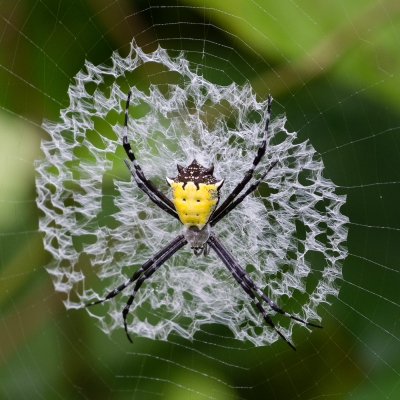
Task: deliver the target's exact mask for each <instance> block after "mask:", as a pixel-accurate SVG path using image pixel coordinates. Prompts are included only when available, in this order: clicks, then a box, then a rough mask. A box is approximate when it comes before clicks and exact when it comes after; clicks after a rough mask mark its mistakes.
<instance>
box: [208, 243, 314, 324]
mask: <svg viewBox="0 0 400 400" xmlns="http://www.w3.org/2000/svg"><path fill="white" fill-rule="evenodd" d="M213 236H214V240H215V241H216V242H217V245H218V246H219V247H220V248H221V249H222V251H224V252H225V253H226V257H227V258H228V260H229V261H230V263H231V265H232V266H233V268H235V271H236V273H237V274H238V275H239V276H240V278H241V279H242V280H243V281H245V282H246V284H247V286H248V287H250V288H251V289H252V290H254V291H255V292H256V293H257V294H258V295H259V296H260V297H261V298H262V299H263V300H264V301H265V302H266V303H267V304H268V305H269V306H270V307H271V308H272V309H273V310H274V311H276V312H278V313H279V314H282V315H284V316H286V317H288V318H291V319H293V320H295V321H297V322H301V323H302V324H304V325H308V326H312V327H314V328H322V326H321V325H316V324H313V323H311V322H306V321H304V320H302V319H301V318H298V317H296V316H294V315H292V314H289V313H287V312H286V311H284V310H282V309H281V308H280V307H279V306H278V305H277V304H276V303H274V302H273V301H272V300H271V299H270V298H269V297H267V296H266V295H265V294H264V293H263V291H262V290H261V289H260V288H259V287H258V286H257V285H256V284H255V283H254V282H253V280H252V279H251V278H250V277H249V275H248V274H247V273H246V271H245V270H244V269H243V268H242V266H241V265H240V264H239V263H238V262H237V261H236V260H235V259H234V258H233V256H232V254H230V253H229V251H228V250H227V249H226V247H225V246H224V245H223V244H222V243H221V241H220V240H219V239H218V238H217V237H216V236H215V235H213Z"/></svg>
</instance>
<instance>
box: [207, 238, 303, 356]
mask: <svg viewBox="0 0 400 400" xmlns="http://www.w3.org/2000/svg"><path fill="white" fill-rule="evenodd" d="M216 239H217V238H216V236H215V235H212V236H211V237H210V239H208V243H209V245H210V247H211V248H212V249H213V250H214V251H215V252H216V253H217V255H218V257H219V258H220V259H221V261H222V262H223V263H224V264H225V266H226V267H227V268H228V270H229V271H230V273H231V274H232V276H233V277H234V278H235V280H236V282H238V283H239V285H240V286H241V287H242V289H243V290H244V291H245V292H246V293H247V294H248V295H249V297H250V298H251V299H252V301H253V303H254V304H255V306H256V307H257V309H258V311H259V312H260V314H261V315H262V316H263V318H264V321H265V322H266V323H267V324H268V325H269V326H270V327H271V328H272V329H273V330H274V331H275V332H276V333H277V334H278V335H279V336H280V337H281V338H282V339H283V340H284V341H285V342H286V343H287V344H288V345H289V346H290V347H291V348H292V349H293V350H296V348H295V347H294V346H293V344H292V343H291V342H289V340H287V339H286V338H285V336H283V334H282V333H281V332H280V331H279V329H278V328H277V327H276V326H275V324H274V323H273V321H272V319H271V317H270V316H269V315H268V314H267V312H266V311H265V310H264V308H263V306H262V305H261V304H260V302H259V301H258V299H257V297H256V296H255V295H254V293H253V292H252V289H251V288H250V287H249V286H248V285H247V283H246V282H245V280H243V279H242V278H241V277H240V275H239V274H238V273H237V271H236V268H235V267H234V265H233V264H232V260H233V257H232V256H231V255H230V253H229V252H228V251H227V250H226V249H225V248H224V247H223V246H220V242H219V240H218V239H217V240H216Z"/></svg>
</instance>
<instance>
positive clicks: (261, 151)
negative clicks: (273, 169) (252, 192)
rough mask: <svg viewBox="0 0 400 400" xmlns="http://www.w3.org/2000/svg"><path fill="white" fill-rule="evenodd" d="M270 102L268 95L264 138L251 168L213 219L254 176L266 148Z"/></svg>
mask: <svg viewBox="0 0 400 400" xmlns="http://www.w3.org/2000/svg"><path fill="white" fill-rule="evenodd" d="M271 100H272V97H271V95H270V94H269V95H268V106H267V120H266V122H265V129H264V137H263V140H262V142H261V145H260V147H259V148H258V151H257V154H256V156H255V158H254V160H253V165H252V166H251V168H250V169H249V170H248V171H247V173H246V175H245V176H244V178H243V179H242V181H241V182H239V184H238V185H237V186H236V187H235V189H233V191H232V193H231V194H230V195H229V196H228V197H227V198H226V199H225V201H224V202H223V203H222V204H221V205H220V206H219V207H218V208H217V209H216V210H215V212H214V214H213V216H214V219H216V218H218V216H219V214H221V213H222V212H223V211H224V210H225V208H226V207H228V206H229V204H230V203H231V202H232V201H233V199H235V197H236V196H237V195H238V194H239V193H240V192H241V191H242V190H243V188H244V187H245V186H246V185H247V183H248V182H249V181H250V179H251V178H252V176H253V174H254V170H255V169H256V167H257V165H258V163H259V162H260V161H261V159H262V157H263V156H264V154H265V151H266V147H267V134H268V127H269V121H270V119H271Z"/></svg>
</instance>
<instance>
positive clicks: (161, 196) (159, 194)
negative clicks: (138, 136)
mask: <svg viewBox="0 0 400 400" xmlns="http://www.w3.org/2000/svg"><path fill="white" fill-rule="evenodd" d="M131 95H132V91H131V90H129V93H128V98H127V99H126V108H125V121H124V136H123V138H122V145H123V146H124V150H125V152H126V154H127V156H128V157H129V159H130V160H131V162H132V164H133V166H134V167H135V170H136V173H137V175H138V177H139V179H140V180H141V181H142V182H143V183H144V184H145V186H146V187H147V188H148V189H149V190H150V191H151V192H152V193H153V194H154V195H155V196H156V197H158V198H159V199H160V200H161V201H162V202H163V203H165V204H166V205H167V206H168V207H169V208H170V209H171V210H173V211H175V205H174V203H173V202H172V201H171V200H170V199H169V198H168V197H167V196H166V195H165V194H164V193H163V192H161V191H160V190H159V189H158V188H157V186H156V185H154V183H153V182H151V181H150V180H149V179H147V178H146V177H145V175H144V173H143V170H142V168H141V167H140V165H139V163H138V162H137V160H136V158H135V154H134V153H133V151H132V148H131V145H130V143H129V142H128V119H129V102H130V99H131Z"/></svg>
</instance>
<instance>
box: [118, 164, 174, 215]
mask: <svg viewBox="0 0 400 400" xmlns="http://www.w3.org/2000/svg"><path fill="white" fill-rule="evenodd" d="M124 162H125V164H126V166H127V167H128V169H129V172H130V173H131V175H132V176H133V178H134V179H135V181H136V184H137V185H138V187H139V189H141V190H142V191H143V192H144V193H146V194H147V196H149V198H150V200H151V201H152V202H153V203H155V204H157V205H158V207H160V208H161V209H162V210H164V211H165V212H167V213H168V214H169V215H172V216H173V217H174V218H176V219H177V220H178V221H180V219H179V217H178V214H177V213H176V212H175V211H174V210H171V209H170V208H169V207H168V206H166V205H165V204H164V203H163V202H162V201H161V200H159V199H158V198H157V197H156V196H155V195H154V194H153V193H152V192H151V191H150V190H149V189H148V188H147V187H146V186H145V185H143V183H142V182H141V181H140V180H139V179H138V177H137V176H136V174H135V171H134V170H133V169H132V167H131V166H130V164H129V162H128V160H124Z"/></svg>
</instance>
